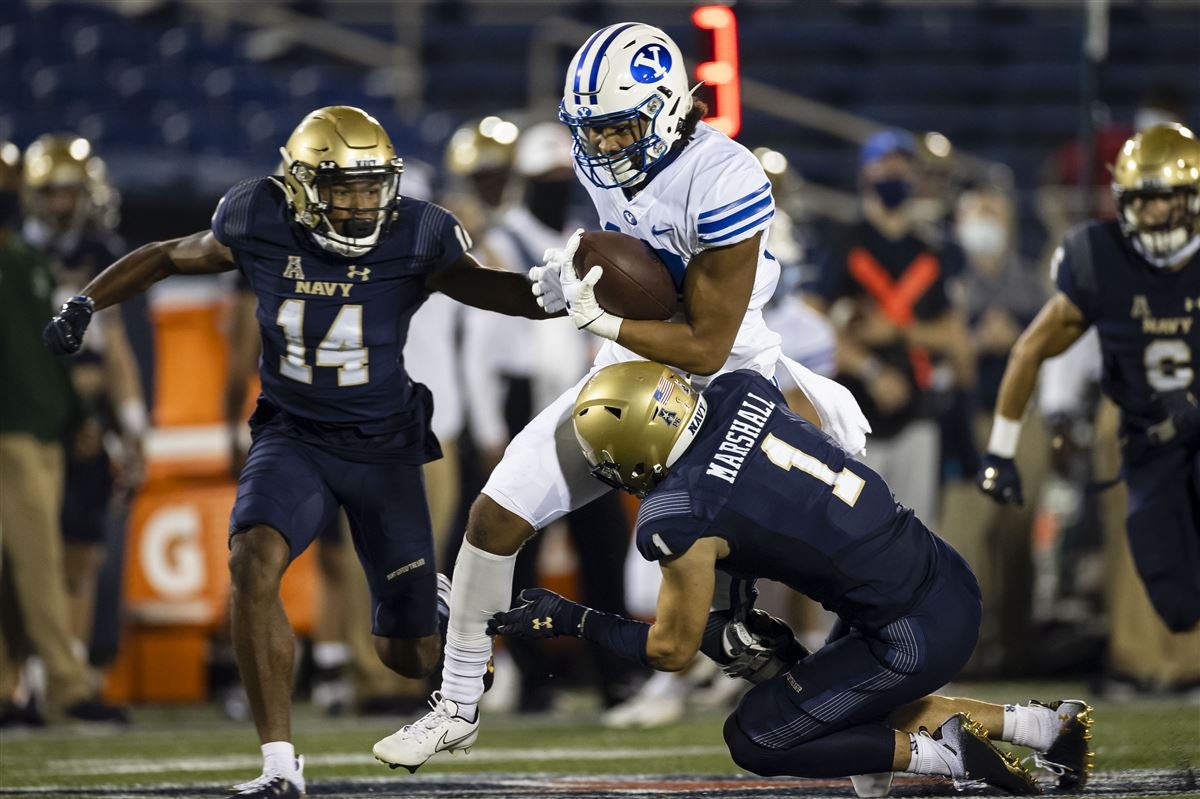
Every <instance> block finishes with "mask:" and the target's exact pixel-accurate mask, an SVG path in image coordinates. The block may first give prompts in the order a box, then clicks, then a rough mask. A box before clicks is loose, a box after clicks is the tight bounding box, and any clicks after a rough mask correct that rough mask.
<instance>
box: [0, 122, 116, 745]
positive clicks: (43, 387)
mask: <svg viewBox="0 0 1200 799" xmlns="http://www.w3.org/2000/svg"><path fill="white" fill-rule="evenodd" d="M19 161H20V151H19V150H18V149H17V148H16V146H15V145H13V144H11V143H9V142H0V383H2V384H3V386H4V391H3V392H0V475H2V479H0V597H3V601H2V602H0V727H2V726H7V725H9V724H13V723H22V722H25V723H40V722H41V720H42V717H41V713H40V709H38V708H36V707H34V706H33V701H32V698H31V697H28V696H18V693H19V692H18V690H17V689H18V685H17V683H18V674H19V669H20V667H21V663H22V662H23V660H24V659H25V657H26V656H27V655H30V654H36V655H38V656H39V657H41V659H42V662H43V663H44V664H45V669H46V675H47V692H46V699H47V702H48V703H49V707H48V708H46V710H48V711H50V718H52V719H58V718H60V717H65V718H67V719H71V720H76V721H95V722H110V723H111V722H123V721H125V720H126V717H125V712H124V710H122V709H121V708H118V707H114V706H112V705H109V704H106V703H105V702H103V701H101V700H100V699H99V698H98V697H97V695H96V693H95V691H94V689H93V687H92V681H91V676H90V675H89V673H88V670H87V665H86V663H85V662H84V661H83V659H82V658H81V657H80V654H81V651H80V650H81V648H82V647H81V646H80V645H79V642H78V640H77V639H76V636H75V635H74V633H73V631H72V627H71V617H70V608H69V600H68V593H67V586H66V575H65V572H64V569H63V541H62V535H61V524H60V518H59V511H60V509H61V507H62V496H63V471H64V457H63V444H62V442H63V439H64V438H65V437H66V435H67V433H68V431H69V430H70V429H71V428H72V427H73V426H74V425H75V424H76V423H77V422H78V421H79V416H80V407H79V400H78V397H77V396H76V394H75V390H74V388H73V386H72V384H71V376H70V374H69V373H68V371H67V367H66V364H64V363H63V362H62V361H60V360H59V359H57V358H55V357H54V356H53V355H51V354H50V353H49V352H47V351H46V350H45V349H44V348H43V347H42V346H41V334H40V332H39V331H40V329H41V326H42V323H43V321H44V317H45V315H47V314H49V313H50V310H51V307H52V304H51V303H52V299H53V293H54V288H55V286H54V276H53V273H52V271H51V265H50V260H49V258H48V257H47V256H45V255H43V254H42V253H41V252H39V251H38V250H36V249H34V248H33V247H32V246H31V245H30V244H29V243H28V242H26V241H25V239H24V238H23V237H22V236H21V234H20V232H19V228H20V199H19V198H20V186H21V174H20V170H19V167H18V164H19Z"/></svg>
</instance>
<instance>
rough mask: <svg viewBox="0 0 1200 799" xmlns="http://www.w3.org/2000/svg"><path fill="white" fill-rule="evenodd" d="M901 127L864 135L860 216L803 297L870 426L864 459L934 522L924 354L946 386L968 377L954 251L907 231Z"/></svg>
mask: <svg viewBox="0 0 1200 799" xmlns="http://www.w3.org/2000/svg"><path fill="white" fill-rule="evenodd" d="M914 154H915V142H914V140H913V138H912V136H910V135H909V134H907V133H903V132H901V131H893V130H887V131H882V132H880V133H877V134H875V135H873V136H872V137H871V138H870V139H868V140H867V142H866V143H865V144H864V145H863V147H862V150H861V152H860V169H859V189H860V192H861V195H862V203H863V217H864V218H863V220H862V221H861V222H859V223H858V224H855V225H853V226H851V227H849V228H847V229H845V230H844V231H842V232H841V235H840V236H838V237H837V238H836V239H835V240H834V241H833V243H832V246H831V247H830V248H828V250H827V251H826V252H825V253H824V256H823V258H821V259H820V262H819V264H818V268H817V274H816V275H815V279H814V282H813V284H812V285H811V286H810V287H809V288H810V292H811V294H810V302H811V303H812V304H813V305H814V307H816V308H817V309H818V310H821V311H823V312H826V313H827V314H828V315H829V317H830V319H831V320H832V321H833V322H834V326H835V328H836V329H837V331H838V371H839V374H840V376H841V379H842V380H843V381H844V382H846V383H847V384H848V385H849V386H850V387H851V389H852V390H854V391H855V396H856V397H857V398H858V399H859V401H860V402H861V403H862V405H863V410H864V412H865V413H866V415H867V418H868V419H869V420H870V422H871V426H872V428H873V433H874V434H873V435H872V437H871V446H870V447H868V449H867V454H866V456H865V458H864V461H865V462H866V463H867V464H868V465H870V466H871V467H872V468H873V469H875V470H876V471H878V472H879V473H880V474H881V475H883V477H884V479H885V480H887V481H888V484H889V485H890V486H892V488H893V490H894V491H895V492H896V497H897V499H899V500H900V501H901V502H903V503H904V504H906V505H908V506H910V507H911V508H913V509H914V510H915V511H916V512H917V513H918V514H921V515H924V516H925V517H927V518H934V516H935V509H936V497H937V484H938V472H939V466H938V427H937V423H936V422H935V421H934V420H933V419H932V418H931V407H930V395H929V389H930V387H931V385H932V378H933V371H932V359H931V353H932V354H936V355H941V356H943V357H944V358H945V359H946V360H947V361H948V363H949V364H950V368H951V370H952V374H953V382H954V385H955V386H956V387H958V388H960V389H965V388H968V387H970V386H971V385H973V383H974V353H973V352H972V350H971V344H970V338H969V335H968V333H967V329H966V324H965V321H964V319H963V316H962V314H961V313H960V312H959V311H958V310H956V309H955V308H954V306H953V305H952V303H951V300H950V294H949V291H948V289H947V278H948V276H950V275H954V274H957V273H959V272H960V271H961V263H960V260H961V254H960V253H959V252H958V250H957V248H949V247H942V246H940V245H937V244H934V243H931V242H929V241H926V240H924V239H922V238H920V237H918V236H917V234H916V233H915V231H914V219H913V217H912V215H911V214H910V211H911V208H912V206H911V201H912V198H913V193H914V191H915V189H916V186H917V185H918V182H919V179H920V173H919V170H918V165H917V163H916V160H915V157H914Z"/></svg>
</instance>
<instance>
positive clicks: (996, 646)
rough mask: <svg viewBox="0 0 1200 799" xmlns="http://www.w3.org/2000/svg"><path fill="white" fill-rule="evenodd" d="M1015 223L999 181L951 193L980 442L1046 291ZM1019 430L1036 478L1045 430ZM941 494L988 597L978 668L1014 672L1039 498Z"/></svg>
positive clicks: (1024, 625) (1036, 426)
mask: <svg viewBox="0 0 1200 799" xmlns="http://www.w3.org/2000/svg"><path fill="white" fill-rule="evenodd" d="M1013 223H1014V219H1013V207H1012V203H1011V201H1010V200H1009V198H1008V197H1007V196H1006V195H1005V194H1004V192H1002V191H1001V190H999V189H998V188H995V187H992V186H979V187H975V188H970V189H967V190H966V191H965V192H963V194H962V195H961V196H960V197H959V199H958V203H957V208H956V214H955V223H954V233H955V237H956V239H957V240H958V242H959V244H960V245H961V246H962V248H963V251H964V252H965V253H966V260H967V270H966V272H965V274H964V276H963V285H964V288H965V294H966V306H967V307H966V310H967V314H968V320H969V324H970V326H971V336H972V338H974V340H975V346H976V349H977V351H978V358H979V360H978V375H979V377H978V381H977V383H976V386H975V391H974V405H975V408H976V413H975V414H974V415H973V419H972V420H971V422H972V427H973V433H974V438H975V441H976V442H978V446H979V448H982V447H983V445H984V443H985V442H986V436H987V429H988V425H989V421H990V418H991V413H992V409H993V408H994V407H995V404H996V393H997V391H998V390H999V388H1000V378H1001V376H1003V374H1004V366H1005V364H1006V363H1007V361H1008V354H1009V352H1010V351H1011V350H1012V347H1013V344H1014V343H1015V342H1016V340H1017V337H1018V336H1019V335H1020V334H1021V330H1022V329H1024V327H1025V325H1027V324H1029V323H1030V322H1031V321H1033V318H1034V316H1036V315H1037V311H1038V309H1039V308H1040V307H1041V305H1042V302H1043V301H1044V300H1045V298H1046V290H1045V288H1044V287H1043V285H1042V283H1041V281H1040V280H1039V279H1038V277H1037V275H1036V274H1035V273H1034V272H1033V270H1032V269H1030V268H1028V266H1027V265H1026V264H1024V263H1023V262H1022V261H1021V259H1020V258H1019V256H1018V255H1017V253H1016V251H1015V249H1014V246H1013V245H1014V235H1013V234H1014V229H1013ZM1024 435H1025V438H1027V439H1028V442H1029V443H1028V446H1026V447H1025V448H1024V453H1025V458H1024V459H1023V463H1022V471H1023V472H1024V473H1026V474H1029V475H1030V476H1031V477H1032V480H1031V481H1030V485H1031V486H1036V485H1038V484H1040V482H1041V480H1040V479H1039V476H1040V475H1044V474H1045V472H1046V468H1047V447H1046V446H1045V444H1046V436H1045V431H1044V428H1043V427H1042V425H1041V424H1040V423H1033V424H1029V425H1027V426H1026V429H1025V431H1024ZM945 494H946V495H945V502H944V505H943V518H942V527H943V530H945V531H946V532H947V533H948V534H949V535H950V537H951V538H952V539H953V543H954V546H955V547H957V548H958V549H959V551H960V552H962V553H963V557H965V558H966V559H967V562H968V563H970V564H971V566H972V569H974V571H975V573H976V575H977V576H978V578H979V584H980V590H981V591H982V592H983V595H984V598H985V601H984V605H983V607H984V613H983V619H982V622H981V624H980V643H979V646H978V647H977V648H976V655H975V662H974V667H975V670H976V671H977V672H978V673H980V674H993V673H994V674H1012V673H1013V670H1014V669H1019V668H1020V667H1021V665H1022V664H1021V662H1020V660H1021V658H1022V657H1023V654H1024V647H1023V646H1022V644H1023V643H1025V642H1027V641H1028V624H1029V618H1030V607H1029V603H1030V596H1031V590H1030V589H1031V585H1030V581H1031V579H1032V571H1031V560H1030V547H1029V544H1030V536H1029V530H1030V527H1031V525H1032V523H1033V514H1034V508H1036V507H1037V503H1036V501H1031V502H1030V503H1029V505H1027V506H1026V507H1025V508H1011V507H1006V508H998V507H997V506H995V505H993V504H991V503H988V502H986V501H984V500H983V498H982V497H981V496H980V495H979V493H978V492H977V491H975V490H974V487H973V486H971V485H970V484H969V483H968V484H959V485H951V486H947V487H946V491H945ZM1031 499H1035V498H1031Z"/></svg>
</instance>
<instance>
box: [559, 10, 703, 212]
mask: <svg viewBox="0 0 1200 799" xmlns="http://www.w3.org/2000/svg"><path fill="white" fill-rule="evenodd" d="M691 109H692V93H691V89H690V88H689V86H688V76H687V69H686V66H685V65H684V63H683V56H682V54H681V53H680V52H679V48H678V47H676V45H675V43H674V42H673V41H671V39H670V37H668V36H667V35H666V34H665V33H663V32H662V31H661V30H659V29H658V28H654V27H651V26H650V25H643V24H640V23H633V22H623V23H619V24H617V25H610V26H608V27H607V28H602V29H601V30H599V31H597V32H596V33H595V34H593V35H592V36H591V37H590V38H589V39H588V40H587V41H586V42H584V44H583V46H582V47H581V48H580V49H579V51H578V52H577V53H576V54H575V57H574V58H572V59H571V65H570V67H569V68H568V69H567V78H566V82H565V84H564V86H563V100H562V103H561V105H560V106H559V114H558V118H559V120H560V121H562V122H563V123H564V124H565V125H567V126H568V127H569V128H570V129H571V133H572V135H573V136H574V139H575V146H574V150H573V156H574V158H575V162H576V164H578V165H579V168H580V170H581V171H582V172H583V174H584V176H585V177H586V178H587V179H588V180H589V181H591V182H592V183H593V184H595V185H596V186H599V187H601V188H605V189H612V188H621V187H632V186H636V185H638V184H640V183H642V182H643V181H645V180H646V177H647V173H648V172H649V170H651V169H652V168H653V166H654V165H655V164H656V163H658V162H659V161H661V160H662V159H663V158H664V157H665V156H666V155H667V153H668V152H670V150H671V147H672V146H673V145H674V144H675V142H677V141H679V138H680V136H681V133H682V128H683V123H684V120H685V118H686V117H687V115H688V112H689V111H691Z"/></svg>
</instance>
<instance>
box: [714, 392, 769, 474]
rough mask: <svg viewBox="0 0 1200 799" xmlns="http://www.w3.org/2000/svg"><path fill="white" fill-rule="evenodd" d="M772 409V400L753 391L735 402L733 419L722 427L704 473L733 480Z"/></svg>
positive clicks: (756, 440) (755, 442) (760, 434)
mask: <svg viewBox="0 0 1200 799" xmlns="http://www.w3.org/2000/svg"><path fill="white" fill-rule="evenodd" d="M773 410H775V403H774V402H771V401H770V400H767V399H763V398H762V397H760V396H758V395H757V394H755V393H754V392H752V391H751V392H748V393H747V394H746V398H745V399H744V400H742V404H741V405H740V406H738V409H737V413H736V414H735V415H734V420H733V421H732V422H730V423H729V428H728V429H727V430H726V431H725V438H724V440H723V441H721V443H720V444H719V445H718V446H717V452H716V454H714V455H713V457H712V460H711V461H709V462H708V469H707V470H705V472H704V473H705V474H706V475H708V476H711V477H719V478H720V479H722V480H724V481H725V482H727V483H729V484H731V485H732V484H733V481H734V480H737V476H738V472H740V471H741V469H742V464H743V463H745V461H746V456H747V455H749V454H750V451H751V450H752V449H754V446H755V444H757V443H758V439H759V437H760V436H762V431H763V427H764V426H765V425H766V423H767V420H768V419H770V418H771V412H772V411H773ZM697 415H699V414H697Z"/></svg>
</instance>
